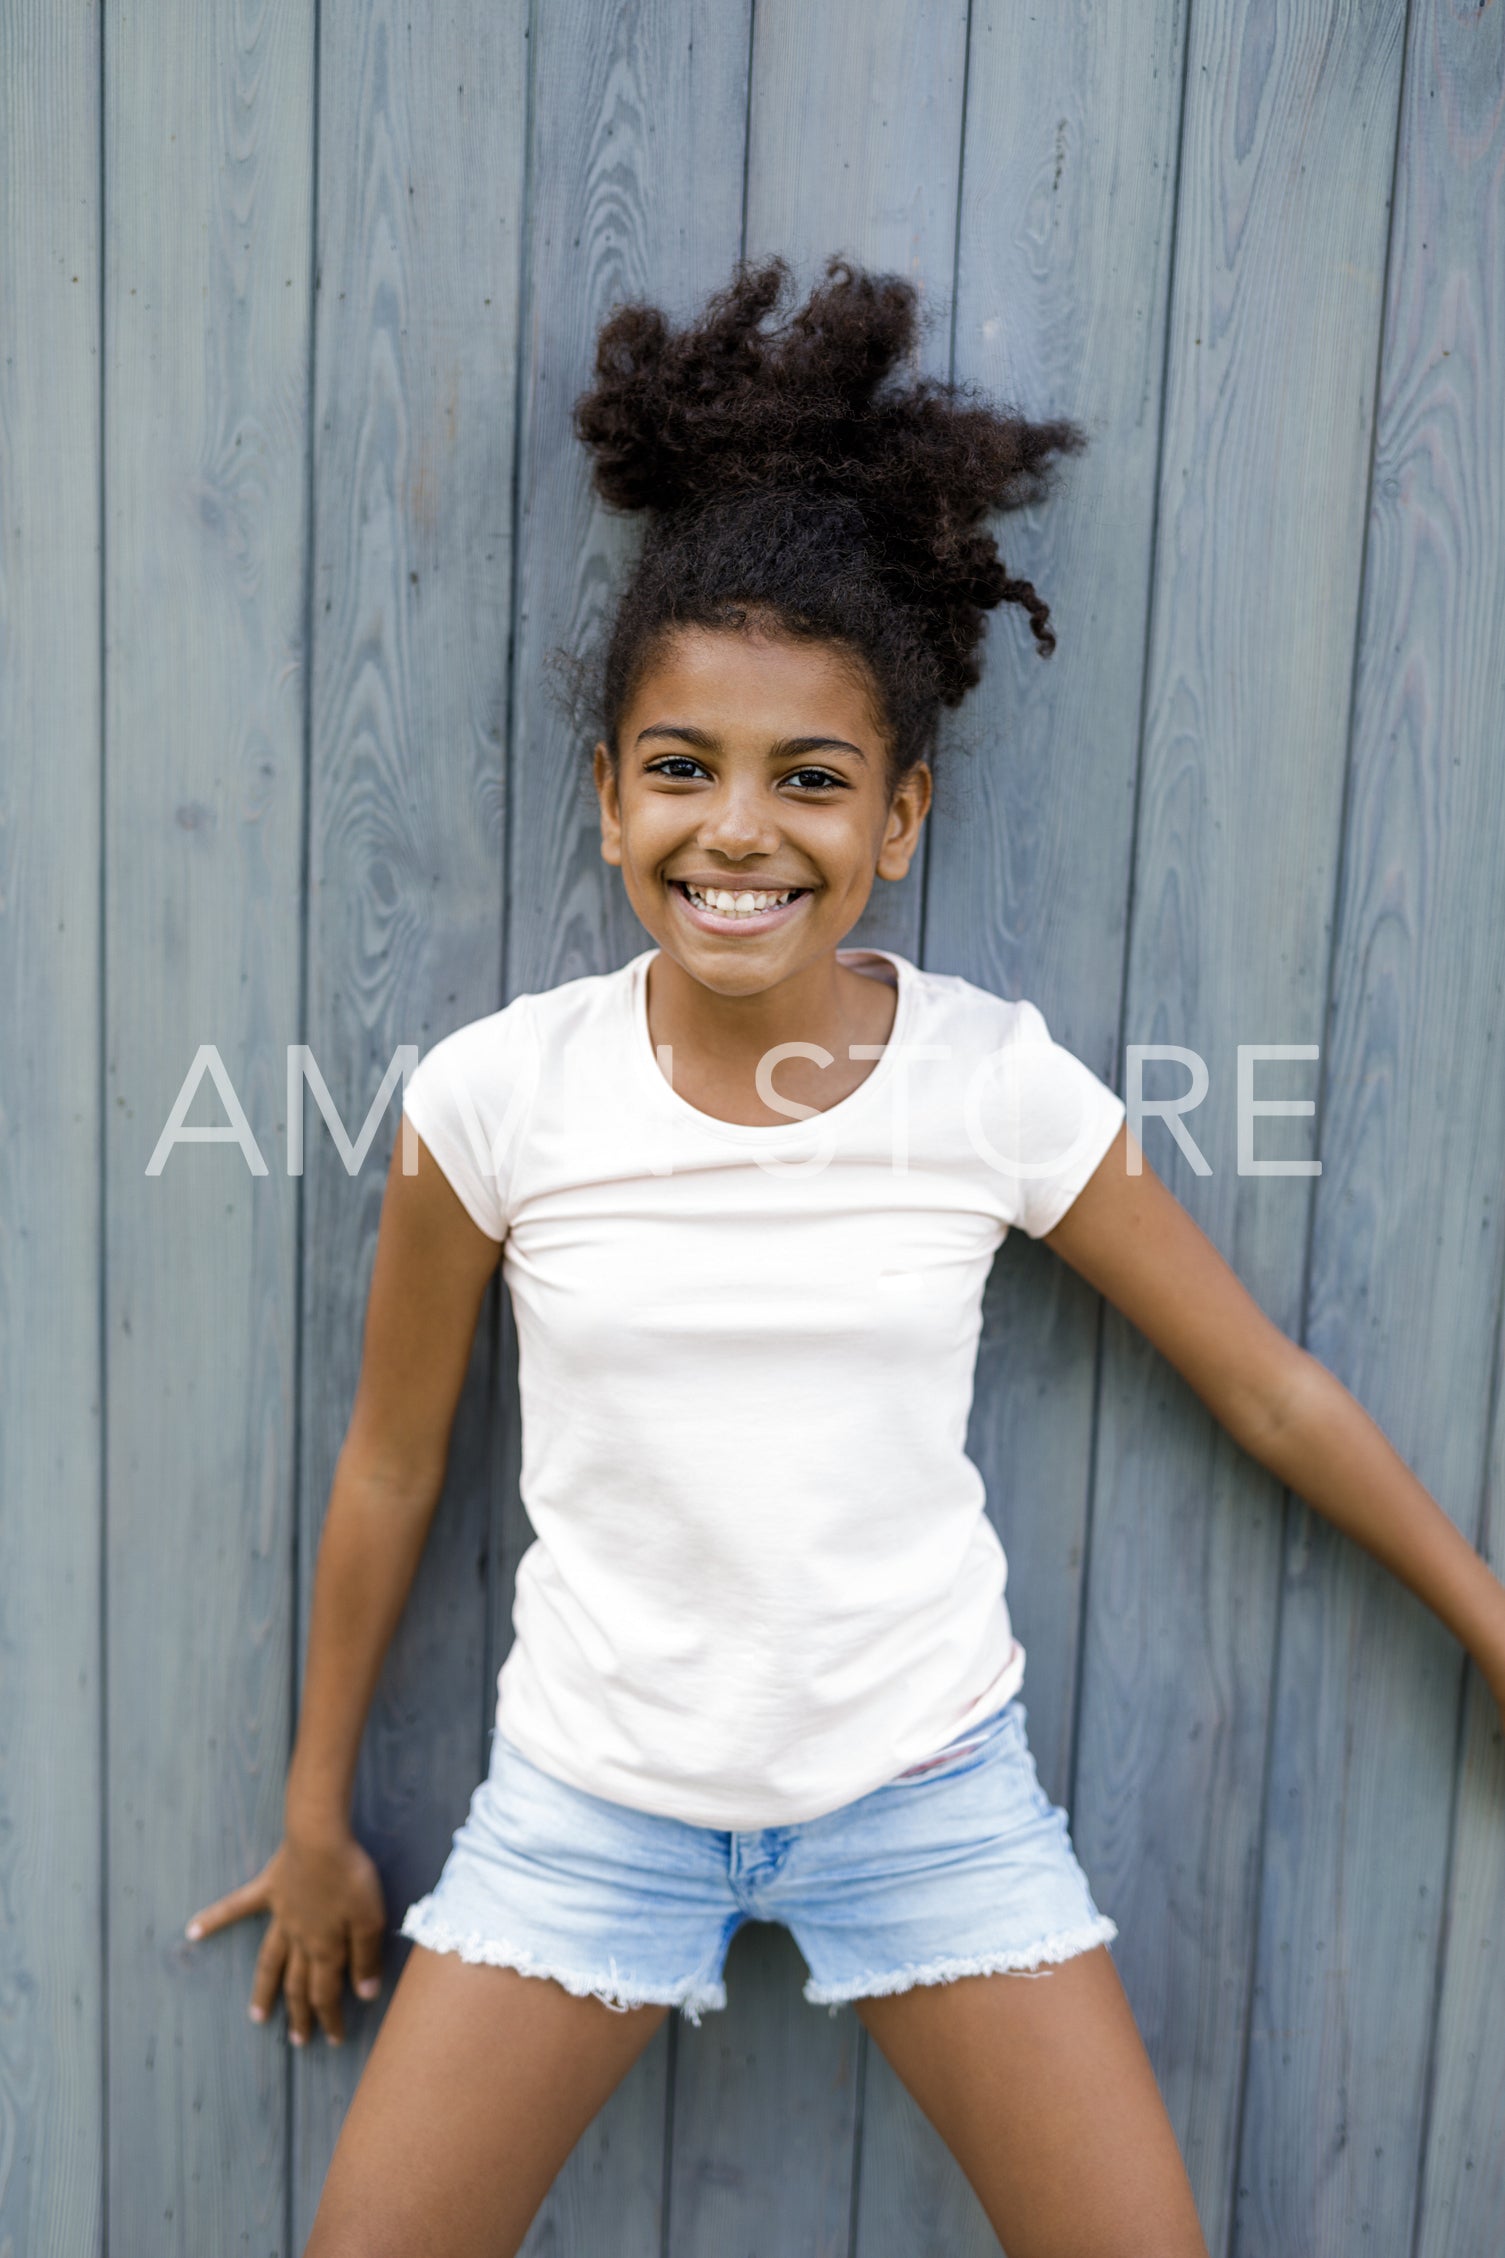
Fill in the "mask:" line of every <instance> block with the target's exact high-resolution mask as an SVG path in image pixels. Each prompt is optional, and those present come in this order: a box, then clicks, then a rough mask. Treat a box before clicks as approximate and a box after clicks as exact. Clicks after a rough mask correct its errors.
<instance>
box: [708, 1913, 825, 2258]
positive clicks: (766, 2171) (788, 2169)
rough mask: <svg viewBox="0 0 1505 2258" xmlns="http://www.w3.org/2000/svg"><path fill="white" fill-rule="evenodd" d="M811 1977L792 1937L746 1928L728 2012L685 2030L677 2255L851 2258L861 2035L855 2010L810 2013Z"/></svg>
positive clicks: (735, 1957) (729, 1980) (732, 1965)
mask: <svg viewBox="0 0 1505 2258" xmlns="http://www.w3.org/2000/svg"><path fill="white" fill-rule="evenodd" d="M804 1979H805V1967H804V1962H803V1961H802V1960H801V1958H800V1955H799V1952H798V1950H797V1949H796V1947H795V1945H794V1943H793V1941H792V1940H791V1938H790V1936H789V1934H788V1932H787V1931H786V1930H784V1929H781V1928H771V1927H766V1926H764V1925H762V1924H761V1923H758V1924H753V1925H750V1926H749V1927H747V1928H744V1929H742V1930H739V1932H738V1934H737V1936H736V1938H735V1940H734V1942H733V1944H732V1948H731V1951H730V1952H729V1953H728V1955H727V1971H726V1988H727V2006H726V2008H725V2010H724V2011H722V2012H720V2013H717V2014H714V2015H708V2016H707V2017H706V2018H705V2020H704V2022H703V2023H702V2024H701V2025H700V2027H699V2029H698V2030H697V2029H693V2028H691V2027H688V2026H686V2027H685V2028H684V2029H683V2030H681V2032H680V2034H679V2046H678V2060H677V2063H676V2068H675V2080H674V2142H673V2158H674V2166H673V2177H672V2193H671V2197H670V2205H669V2245H668V2247H669V2250H670V2252H671V2253H673V2254H675V2258H721V2253H723V2252H727V2251H744V2250H745V2251H750V2252H751V2251H764V2250H767V2251H776V2250H777V2251H786V2250H788V2251H794V2250H798V2251H800V2252H801V2253H802V2254H808V2258H846V2254H847V2250H848V2235H849V2230H850V2222H851V2214H852V2145H853V2131H854V2125H855V2114H856V2096H857V2040H858V2036H859V2026H858V2023H857V2019H856V2017H855V2015H854V2014H853V2013H852V2011H851V2009H850V2008H843V2009H841V2010H840V2011H839V2012H838V2013H837V2014H835V2015H833V2014H831V2013H830V2011H829V2010H828V2009H827V2008H824V2007H811V2006H809V2005H807V2004H806V2002H805V2001H804V2000H803V1999H802V1998H801V1996H800V1986H801V1984H802V1983H803V1982H804ZM791 2001H792V2002H793V2006H794V2009H795V2010H796V2011H797V2012H791V2006H790V2003H791Z"/></svg>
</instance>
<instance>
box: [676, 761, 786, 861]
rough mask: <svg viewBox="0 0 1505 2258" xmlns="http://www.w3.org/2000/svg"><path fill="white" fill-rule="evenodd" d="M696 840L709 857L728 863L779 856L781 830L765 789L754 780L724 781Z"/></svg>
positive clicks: (702, 822)
mask: <svg viewBox="0 0 1505 2258" xmlns="http://www.w3.org/2000/svg"><path fill="white" fill-rule="evenodd" d="M696 839H697V844H698V845H700V846H702V847H704V848H705V849H706V851H707V853H708V854H717V855H725V857H726V859H727V860H728V862H741V861H742V860H743V859H744V858H745V857H746V856H748V855H757V854H765V855H766V854H773V853H775V852H776V851H777V848H778V844H779V829H778V825H777V823H776V822H775V821H774V818H773V811H772V810H771V809H770V807H769V805H768V796H767V794H766V792H765V791H764V790H763V788H762V785H761V784H760V783H759V782H757V781H755V780H754V779H752V778H751V777H744V778H741V779H736V778H726V779H724V780H723V782H722V784H721V787H720V789H719V791H718V792H717V793H716V796H715V798H714V799H713V800H712V801H711V803H710V804H709V806H707V807H706V809H705V812H704V813H703V815H702V816H701V819H700V826H699V830H698V832H697V834H696Z"/></svg>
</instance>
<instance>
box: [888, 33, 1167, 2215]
mask: <svg viewBox="0 0 1505 2258" xmlns="http://www.w3.org/2000/svg"><path fill="white" fill-rule="evenodd" d="M1184 38H1185V11H1184V9H1183V8H1182V7H1181V6H1180V5H1179V0H1167V4H1166V5H1163V6H1161V7H1159V8H1158V9H1157V10H1155V11H1154V12H1153V16H1152V18H1151V20H1149V21H1148V22H1146V21H1144V20H1139V19H1136V18H1134V17H1132V16H1131V15H1128V14H1126V13H1124V12H1122V11H1118V12H1115V11H1112V10H1100V9H1098V10H1090V11H1089V10H1078V11H1075V12H1073V13H1072V14H1070V15H1068V16H1066V17H1065V18H1062V17H1061V16H1059V15H1041V14H1040V13H1039V12H1038V11H1036V10H1033V9H1030V8H1027V7H1025V6H1023V5H1022V4H1017V0H1010V4H1008V5H1001V6H992V7H988V8H985V9H978V10H976V11H975V12H974V15H973V20H972V52H971V60H970V65H969V71H968V114H967V149H966V165H965V169H964V174H963V186H962V213H961V227H960V232H959V245H960V256H959V264H958V273H957V285H956V373H957V374H958V376H960V377H963V378H966V379H969V380H971V381H972V382H975V383H978V384H980V385H982V386H983V387H984V388H985V389H986V390H987V391H988V392H989V393H991V394H992V396H993V397H994V398H997V399H1000V400H1004V401H1009V402H1013V403H1015V404H1017V405H1018V406H1019V407H1020V408H1021V409H1023V410H1024V411H1025V412H1026V413H1029V414H1032V415H1053V414H1066V415H1070V416H1074V417H1076V418H1078V419H1079V420H1080V421H1081V422H1082V423H1083V424H1084V425H1085V426H1086V428H1087V430H1088V432H1089V434H1090V438H1091V447H1090V450H1089V452H1088V453H1087V454H1086V455H1085V456H1084V457H1082V458H1080V459H1079V460H1078V461H1076V462H1073V463H1071V464H1070V465H1069V466H1067V467H1066V468H1065V469H1064V471H1063V475H1062V478H1061V481H1060V484H1059V487H1058V490H1057V493H1056V495H1055V496H1054V497H1053V499H1052V501H1051V503H1050V505H1049V507H1048V508H1047V509H1045V510H1042V511H1031V512H1029V513H1027V515H1025V516H1024V517H1022V518H1018V519H1008V520H1005V521H1003V523H1002V525H1001V527H1000V539H1001V546H1002V548H1003V552H1004V555H1005V556H1006V557H1007V558H1008V560H1009V563H1010V566H1011V568H1012V569H1014V570H1016V571H1019V572H1022V573H1024V574H1026V575H1029V576H1032V577H1035V578H1036V579H1037V581H1038V584H1039V585H1040V587H1041V588H1042V590H1043V591H1044V593H1045V595H1046V598H1047V600H1048V601H1049V603H1050V604H1051V606H1052V610H1053V613H1054V616H1055V619H1056V622H1057V626H1058V632H1059V635H1060V644H1059V648H1058V650H1057V653H1056V655H1055V657H1054V658H1053V659H1052V660H1051V661H1050V663H1049V664H1048V665H1043V664H1042V663H1041V662H1040V660H1039V658H1038V657H1037V656H1036V654H1035V650H1034V647H1033V639H1032V637H1031V636H1030V634H1029V632H1028V627H1027V624H1026V623H1025V622H1024V621H1023V619H1022V618H1021V616H1020V615H1019V614H1018V613H1017V612H1014V611H1008V612H1005V613H1003V614H1001V615H998V616H996V617H995V618H994V620H993V622H992V623H991V628H990V634H989V642H988V650H987V656H986V663H985V670H984V675H983V680H982V683H981V684H980V685H979V687H978V689H977V690H976V691H974V692H973V693H972V695H971V697H970V699H969V700H968V703H967V705H966V706H965V707H963V708H962V710H961V712H960V714H959V716H958V717H957V719H956V720H955V721H954V722H952V723H951V724H950V725H949V726H948V728H947V730H946V733H945V741H944V743H943V747H942V753H941V757H940V760H939V761H938V763H937V795H936V806H935V811H934V814H933V816H932V819H931V823H932V836H931V841H930V859H929V868H928V877H927V885H926V903H925V942H924V957H925V962H926V963H927V964H928V965H931V966H933V967H934V968H935V969H937V970H939V971H946V972H959V973H961V974H962V975H963V976H964V977H966V978H967V979H970V980H975V981H977V982H978V984H979V985H980V986H982V987H985V988H990V989H993V990H994V991H996V992H997V993H999V994H1002V995H1011V996H1017V995H1026V996H1029V997H1030V998H1031V999H1032V1000H1034V1001H1036V1002H1038V1003H1039V1005H1040V1007H1041V1009H1042V1010H1043V1011H1044V1012H1045V1015H1046V1018H1047V1020H1048V1022H1049V1023H1050V1026H1051V1028H1052V1031H1053V1032H1054V1033H1055V1034H1057V1035H1058V1036H1059V1038H1060V1040H1061V1041H1063V1042H1065V1043H1067V1044H1068V1045H1069V1046H1070V1047H1071V1048H1072V1049H1074V1050H1076V1051H1077V1052H1078V1053H1079V1055H1080V1056H1082V1057H1083V1058H1085V1059H1087V1060H1088V1062H1089V1063H1090V1064H1091V1065H1092V1066H1093V1067H1094V1069H1095V1070H1096V1071H1097V1072H1098V1073H1099V1074H1101V1075H1103V1076H1104V1077H1105V1078H1106V1079H1107V1080H1109V1081H1111V1082H1114V1083H1115V1084H1116V1083H1117V1080H1118V1075H1117V1066H1116V1058H1117V1044H1118V1010H1119V996H1120V987H1121V982H1122V967H1123V949H1124V936H1125V925H1126V904H1127V894H1128V871H1129V859H1130V853H1131V833H1132V825H1133V792H1134V772H1135V765H1136V761H1137V756H1138V735H1139V731H1138V722H1139V699H1140V677H1141V674H1142V669H1143V662H1144V634H1145V612H1146V608H1147V603H1148V587H1149V564H1150V553H1151V543H1152V536H1153V518H1154V509H1155V475H1156V452H1157V440H1158V435H1159V428H1160V388H1161V375H1162V362H1163V353H1164V340H1165V321H1166V306H1167V298H1168V294H1169V265H1170V235H1171V203H1172V196H1173V193H1174V179H1175V152H1176V138H1177V130H1178V124H1179V98H1180V90H1181V60H1182V44H1183V41H1184ZM1098 1312H1099V1305H1098V1302H1097V1299H1096V1297H1095V1296H1094V1295H1092V1294H1089V1293H1088V1292H1087V1291H1086V1289H1085V1288H1084V1287H1083V1285H1082V1283H1081V1281H1080V1280H1079V1279H1077V1278H1076V1276H1075V1275H1074V1273H1072V1272H1070V1271H1068V1270H1067V1269H1066V1268H1065V1266H1064V1265H1063V1264H1061V1263H1059V1262H1057V1261H1056V1260H1055V1259H1054V1257H1052V1256H1051V1255H1050V1254H1049V1253H1048V1251H1047V1250H1046V1249H1044V1248H1041V1247H1036V1246H1032V1245H1030V1244H1028V1243H1027V1242H1026V1241H1024V1240H1023V1239H1022V1238H1016V1239H1014V1240H1012V1241H1011V1242H1010V1243H1009V1244H1008V1245H1007V1246H1006V1247H1005V1249H1004V1250H1003V1252H1002V1254H1001V1255H1000V1257H999V1260H998V1262H997V1264H996V1265H995V1267H994V1271H993V1275H992V1277H991V1278H990V1280H989V1284H988V1292H987V1296H986V1299H985V1302H984V1311H983V1334H982V1340H981V1343H980V1345H979V1352H978V1370H977V1384H976V1390H975V1394H974V1402H973V1415H972V1422H971V1428H970V1432H969V1436H968V1448H969V1450H970V1452H971V1455H972V1457H973V1458H974V1460H975V1461H976V1463H977V1465H978V1466H979V1467H980V1468H981V1470H982V1473H983V1476H984V1479H985V1481H986V1483H987V1488H988V1498H989V1508H990V1511H991V1513H992V1515H993V1518H994V1520H995V1522H996V1524H997V1526H998V1529H999V1533H1000V1535H1001V1536H1002V1538H1003V1541H1004V1544H1005V1546H1006V1548H1007V1550H1008V1554H1009V1564H1010V1586H1009V1602H1010V1608H1011V1611H1012V1613H1013V1616H1014V1621H1015V1627H1016V1629H1017V1631H1018V1634H1019V1636H1020V1638H1021V1640H1022V1641H1023V1643H1024V1646H1025V1649H1026V1652H1027V1655H1028V1662H1027V1666H1026V1683H1025V1688H1024V1698H1025V1702H1026V1705H1027V1708H1028V1712H1029V1735H1030V1741H1031V1744H1032V1746H1033V1748H1034V1751H1035V1755H1036V1761H1037V1763H1038V1765H1039V1769H1040V1775H1041V1779H1042V1781H1043V1783H1044V1784H1045V1787H1046V1789H1047V1791H1048V1792H1049V1793H1050V1794H1051V1795H1052V1796H1054V1797H1055V1798H1056V1799H1057V1800H1058V1801H1061V1802H1064V1801H1065V1800H1066V1798H1067V1793H1068V1785H1069V1771H1070V1755H1071V1735H1072V1724H1073V1711H1074V1693H1075V1685H1076V1673H1077V1662H1078V1639H1079V1621H1080V1615H1081V1592H1082V1577H1083V1562H1084V1558H1085V1552H1086V1542H1087V1509H1088V1495H1089V1486H1090V1473H1091V1454H1092V1421H1093V1392H1094V1370H1095V1359H1096V1347H1097V1338H1098ZM858 2218H859V2226H858V2248H859V2250H860V2251H861V2253H862V2258H883V2254H885V2253H888V2252H890V2251H892V2252H899V2251H903V2252H905V2253H908V2252H911V2251H914V2250H919V2249H930V2248H934V2249H937V2250H939V2249H943V2248H944V2249H946V2250H948V2251H958V2252H959V2251H962V2250H976V2251H978V2252H984V2251H991V2250H993V2249H994V2248H995V2247H996V2245H995V2242H994V2238H993V2234H992V2230H991V2228H990V2227H989V2226H988V2224H987V2222H986V2220H985V2219H984V2217H983V2215H982V2211H981V2208H980V2206H979V2205H978V2204H977V2202H976V2199H975V2198H974V2196H973V2195H972V2193H971V2190H970V2189H969V2188H968V2187H967V2185H966V2182H965V2181H964V2179H963V2178H962V2175H961V2173H960V2170H959V2169H958V2168H957V2167H956V2166H955V2165H954V2164H953V2163H952V2161H951V2159H950V2158H949V2157H948V2156H947V2155H946V2153H945V2151H944V2149H943V2148H942V2147H941V2144H940V2142H939V2141H938V2140H937V2139H936V2137H935V2135H934V2134H933V2133H932V2132H931V2131H930V2128H929V2127H928V2125H926V2123H925V2121H924V2119H923V2118H921V2117H920V2115H919V2113H918V2112H917V2111H916V2110H915V2108H914V2105H913V2104H912V2103H911V2102H910V2101H909V2099H908V2098H907V2096H906V2095H905V2094H904V2093H903V2091H902V2089H901V2088H900V2086H899V2084H898V2081H897V2080H896V2079H895V2078H894V2077H893V2075H892V2073H891V2072H890V2071H889V2070H888V2067H887V2065H886V2064H885V2063H884V2062H883V2061H882V2060H881V2058H880V2057H878V2056H877V2055H876V2054H873V2055H872V2056H871V2057H870V2060H869V2064H868V2075H867V2086H866V2096H865V2105H864V2136H863V2144H862V2200H861V2205H860V2208H859V2214H858ZM927 2237H928V2238H929V2239H928V2240H927V2239H926V2238H927Z"/></svg>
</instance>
